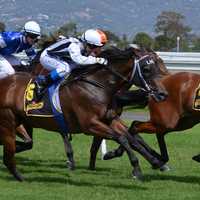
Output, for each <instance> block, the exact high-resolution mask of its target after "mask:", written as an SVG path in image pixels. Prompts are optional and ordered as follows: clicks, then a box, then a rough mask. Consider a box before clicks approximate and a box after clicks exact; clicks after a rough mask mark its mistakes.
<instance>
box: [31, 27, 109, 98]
mask: <svg viewBox="0 0 200 200" xmlns="http://www.w3.org/2000/svg"><path fill="white" fill-rule="evenodd" d="M106 43H107V36H106V34H105V33H104V32H103V31H101V30H95V29H89V30H87V31H85V32H84V33H83V35H82V36H81V38H80V39H77V38H74V37H70V38H61V39H60V40H58V41H57V42H56V43H54V44H53V45H51V46H49V47H48V48H46V49H45V50H44V51H43V52H42V54H41V57H40V63H41V64H42V65H43V67H44V68H46V69H47V70H49V71H50V73H49V74H48V75H47V76H45V77H43V78H42V77H38V78H36V81H35V83H36V86H37V89H38V90H37V92H38V96H40V95H41V94H42V91H43V90H44V88H46V87H47V86H49V85H51V84H52V83H54V82H55V81H57V80H58V79H60V78H63V77H64V76H66V75H69V74H70V72H71V71H72V69H74V68H76V67H79V66H84V65H92V64H96V63H99V64H102V65H107V63H108V61H107V60H106V59H105V58H100V57H96V55H95V52H97V51H99V52H100V50H101V48H102V47H103V46H104V45H105V44H106ZM62 58H65V60H64V59H62Z"/></svg>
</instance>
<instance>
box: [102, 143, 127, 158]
mask: <svg viewBox="0 0 200 200" xmlns="http://www.w3.org/2000/svg"><path fill="white" fill-rule="evenodd" d="M124 151H125V150H124V148H123V147H122V146H121V145H119V147H118V148H117V149H113V150H112V151H108V152H107V153H106V154H105V155H104V157H103V159H104V160H110V159H113V158H116V157H121V156H122V155H123V153H124Z"/></svg>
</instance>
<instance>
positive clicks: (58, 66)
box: [40, 50, 72, 77]
mask: <svg viewBox="0 0 200 200" xmlns="http://www.w3.org/2000/svg"><path fill="white" fill-rule="evenodd" d="M40 63H41V64H42V65H43V67H44V68H46V69H48V70H49V71H52V70H54V69H55V70H56V71H57V73H58V74H59V76H60V77H63V76H64V75H65V74H67V73H70V72H71V70H72V69H71V68H72V67H71V66H70V65H69V64H68V63H67V62H64V61H62V60H59V59H58V58H55V57H51V56H50V55H48V54H47V52H46V50H44V51H43V52H42V54H41V56H40Z"/></svg>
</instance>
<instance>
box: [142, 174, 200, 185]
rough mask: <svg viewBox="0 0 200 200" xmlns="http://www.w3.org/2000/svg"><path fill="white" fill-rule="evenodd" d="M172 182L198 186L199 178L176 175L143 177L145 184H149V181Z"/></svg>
mask: <svg viewBox="0 0 200 200" xmlns="http://www.w3.org/2000/svg"><path fill="white" fill-rule="evenodd" d="M160 180H164V181H174V182H179V183H193V184H200V177H199V176H198V177H197V176H177V175H164V174H162V175H159V174H155V175H152V174H151V175H146V176H145V180H144V181H145V182H151V181H160Z"/></svg>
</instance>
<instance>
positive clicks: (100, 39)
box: [81, 29, 108, 47]
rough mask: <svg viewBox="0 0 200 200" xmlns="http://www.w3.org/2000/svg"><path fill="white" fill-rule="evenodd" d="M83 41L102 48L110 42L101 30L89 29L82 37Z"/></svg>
mask: <svg viewBox="0 0 200 200" xmlns="http://www.w3.org/2000/svg"><path fill="white" fill-rule="evenodd" d="M81 40H82V41H83V42H86V43H87V44H91V45H95V46H99V47H102V46H103V45H105V44H106V43H107V41H108V39H107V36H106V34H105V33H104V32H103V31H101V30H98V29H96V30H94V29H88V30H87V31H85V33H83V35H82V36H81Z"/></svg>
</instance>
